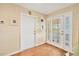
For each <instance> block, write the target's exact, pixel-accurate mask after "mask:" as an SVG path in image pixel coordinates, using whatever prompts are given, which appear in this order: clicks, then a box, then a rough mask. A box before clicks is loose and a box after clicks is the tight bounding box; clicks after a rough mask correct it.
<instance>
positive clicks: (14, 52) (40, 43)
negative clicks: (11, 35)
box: [5, 42, 45, 56]
mask: <svg viewBox="0 0 79 59" xmlns="http://www.w3.org/2000/svg"><path fill="white" fill-rule="evenodd" d="M44 43H45V42H42V43H40V44H38V45H36V46H39V45H42V44H44ZM24 50H26V49H22V50H18V51H15V52H12V53H10V54H7V55H5V56H11V55H14V54H16V53H19V52H22V51H24Z"/></svg>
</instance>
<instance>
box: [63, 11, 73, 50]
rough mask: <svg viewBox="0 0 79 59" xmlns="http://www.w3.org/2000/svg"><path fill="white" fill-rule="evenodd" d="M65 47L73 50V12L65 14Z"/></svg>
mask: <svg viewBox="0 0 79 59" xmlns="http://www.w3.org/2000/svg"><path fill="white" fill-rule="evenodd" d="M64 48H65V49H67V50H68V51H72V14H71V13H68V14H65V15H64Z"/></svg>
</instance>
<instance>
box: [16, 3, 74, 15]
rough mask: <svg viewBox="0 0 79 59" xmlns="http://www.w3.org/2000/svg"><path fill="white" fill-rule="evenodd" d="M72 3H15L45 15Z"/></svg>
mask: <svg viewBox="0 0 79 59" xmlns="http://www.w3.org/2000/svg"><path fill="white" fill-rule="evenodd" d="M72 4H73V3H17V5H20V6H22V7H24V8H28V9H31V10H34V11H37V12H39V13H42V14H45V15H47V14H49V13H51V12H54V11H56V10H59V9H62V8H64V7H67V6H70V5H72Z"/></svg>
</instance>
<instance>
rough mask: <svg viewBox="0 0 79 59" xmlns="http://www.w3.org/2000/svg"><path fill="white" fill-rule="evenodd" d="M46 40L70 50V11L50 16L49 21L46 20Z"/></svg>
mask: <svg viewBox="0 0 79 59" xmlns="http://www.w3.org/2000/svg"><path fill="white" fill-rule="evenodd" d="M49 31H51V32H49ZM48 42H50V43H51V44H53V45H55V46H57V47H59V48H62V49H64V50H66V51H69V52H72V13H65V14H62V15H58V16H54V17H51V18H50V22H48Z"/></svg>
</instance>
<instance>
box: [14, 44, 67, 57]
mask: <svg viewBox="0 0 79 59" xmlns="http://www.w3.org/2000/svg"><path fill="white" fill-rule="evenodd" d="M65 53H66V51H64V50H62V49H60V48H57V47H55V46H52V45H50V44H43V45H40V46H37V47H34V48H30V49H26V50H24V51H22V52H19V53H17V54H15V55H14V56H64V55H65Z"/></svg>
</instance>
